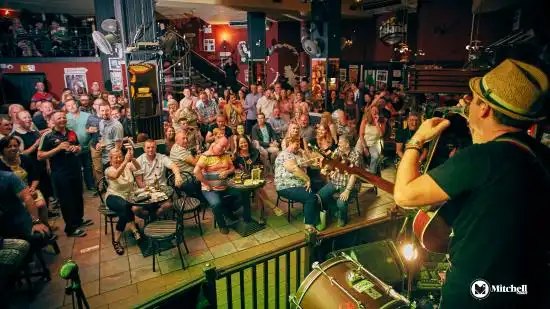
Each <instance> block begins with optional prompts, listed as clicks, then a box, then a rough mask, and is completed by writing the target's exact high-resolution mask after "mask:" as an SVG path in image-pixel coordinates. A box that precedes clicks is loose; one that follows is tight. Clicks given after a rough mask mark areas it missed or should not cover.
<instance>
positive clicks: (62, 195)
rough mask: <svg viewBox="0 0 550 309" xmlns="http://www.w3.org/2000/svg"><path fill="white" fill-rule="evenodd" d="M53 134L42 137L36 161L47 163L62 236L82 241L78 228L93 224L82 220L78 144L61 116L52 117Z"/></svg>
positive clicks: (65, 118) (84, 233)
mask: <svg viewBox="0 0 550 309" xmlns="http://www.w3.org/2000/svg"><path fill="white" fill-rule="evenodd" d="M52 123H53V125H54V127H53V128H52V131H51V132H49V133H47V134H45V135H44V136H42V139H41V140H40V146H39V148H38V159H39V160H46V159H48V160H49V161H50V167H51V171H52V172H51V178H52V181H53V184H54V187H55V188H59V190H57V191H58V192H57V194H58V199H59V203H60V204H61V214H62V215H63V220H64V221H65V233H66V234H67V236H69V237H83V236H86V232H85V231H84V230H82V229H80V228H81V227H84V226H89V225H92V224H93V221H91V220H84V219H83V217H84V200H83V198H82V174H81V172H80V162H79V161H78V153H79V152H80V150H81V148H80V143H79V142H78V137H77V135H76V133H75V132H74V131H71V130H69V129H67V117H66V115H65V113H64V112H56V113H55V114H54V115H53V116H52Z"/></svg>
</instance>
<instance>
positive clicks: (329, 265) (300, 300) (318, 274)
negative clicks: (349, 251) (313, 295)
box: [297, 257, 347, 308]
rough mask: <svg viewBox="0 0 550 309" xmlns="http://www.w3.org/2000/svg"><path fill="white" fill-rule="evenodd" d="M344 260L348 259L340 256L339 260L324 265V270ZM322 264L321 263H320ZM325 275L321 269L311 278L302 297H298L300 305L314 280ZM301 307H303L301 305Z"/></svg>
mask: <svg viewBox="0 0 550 309" xmlns="http://www.w3.org/2000/svg"><path fill="white" fill-rule="evenodd" d="M342 261H344V262H345V261H347V260H346V259H345V258H343V257H338V259H337V260H335V261H334V262H332V263H330V264H328V265H327V267H326V268H325V267H323V268H322V270H323V271H324V270H325V269H329V268H330V267H332V266H334V265H336V264H339V263H341V262H342ZM319 266H321V265H319ZM321 275H323V273H322V272H321V271H317V274H315V276H314V277H313V278H311V280H310V281H309V282H308V284H307V285H306V286H305V287H304V291H303V292H302V295H300V299H298V304H297V305H298V306H299V305H300V304H301V303H302V299H303V298H304V296H305V295H306V292H307V291H308V290H309V288H310V287H311V285H312V284H313V282H315V280H316V279H317V278H319V276H321ZM300 308H301V307H300Z"/></svg>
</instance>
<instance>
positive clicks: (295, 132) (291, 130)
mask: <svg viewBox="0 0 550 309" xmlns="http://www.w3.org/2000/svg"><path fill="white" fill-rule="evenodd" d="M290 138H298V139H300V140H301V142H300V148H302V149H304V141H303V140H302V139H301V138H300V126H299V125H298V123H296V122H295V121H292V122H291V123H290V124H289V125H288V131H286V136H285V138H284V139H283V141H282V142H281V147H282V148H283V150H284V149H286V146H287V143H288V140H289V139H290Z"/></svg>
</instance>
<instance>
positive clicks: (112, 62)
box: [109, 58, 122, 71]
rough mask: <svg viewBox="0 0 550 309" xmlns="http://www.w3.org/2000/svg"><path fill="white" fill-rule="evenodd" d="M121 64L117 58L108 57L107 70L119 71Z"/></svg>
mask: <svg viewBox="0 0 550 309" xmlns="http://www.w3.org/2000/svg"><path fill="white" fill-rule="evenodd" d="M121 70H122V66H121V63H120V59H119V58H109V71H121Z"/></svg>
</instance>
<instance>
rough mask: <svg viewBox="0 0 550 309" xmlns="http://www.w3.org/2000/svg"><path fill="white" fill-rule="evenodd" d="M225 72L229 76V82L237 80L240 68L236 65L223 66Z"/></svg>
mask: <svg viewBox="0 0 550 309" xmlns="http://www.w3.org/2000/svg"><path fill="white" fill-rule="evenodd" d="M223 70H224V71H225V73H226V74H227V79H229V80H235V79H237V71H238V70H239V67H238V66H237V65H236V64H235V63H231V65H230V64H229V63H227V64H226V65H224V66H223Z"/></svg>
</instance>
